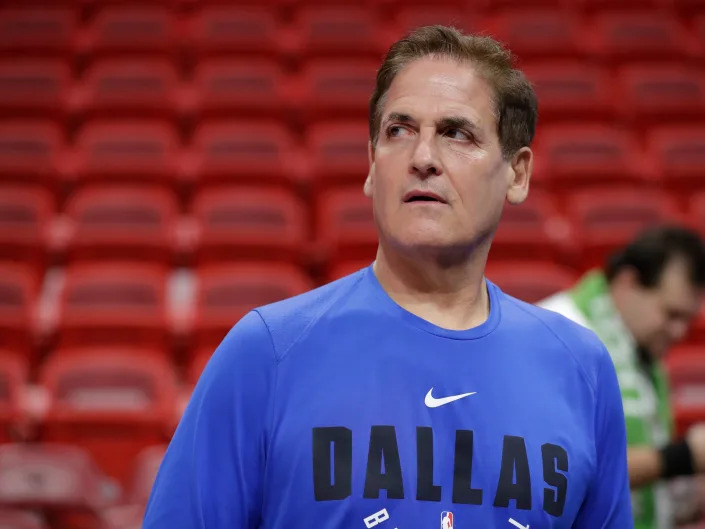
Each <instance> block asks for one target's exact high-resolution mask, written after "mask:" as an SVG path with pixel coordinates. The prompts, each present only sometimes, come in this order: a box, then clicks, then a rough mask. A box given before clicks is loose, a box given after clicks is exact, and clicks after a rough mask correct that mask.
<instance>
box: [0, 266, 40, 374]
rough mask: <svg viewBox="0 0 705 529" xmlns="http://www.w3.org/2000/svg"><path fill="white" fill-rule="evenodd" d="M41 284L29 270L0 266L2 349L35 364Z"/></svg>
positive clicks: (21, 267) (0, 337) (0, 335)
mask: <svg viewBox="0 0 705 529" xmlns="http://www.w3.org/2000/svg"><path fill="white" fill-rule="evenodd" d="M38 295H39V281H38V279H37V277H36V275H35V274H34V273H33V272H31V271H30V270H29V269H28V268H27V267H23V266H19V265H11V264H2V265H0V348H1V349H3V350H10V351H17V352H19V353H21V354H23V355H24V356H25V357H26V358H28V359H30V360H32V359H33V358H32V353H33V341H34V340H33V338H34V336H33V333H34V321H35V311H36V305H37V297H38Z"/></svg>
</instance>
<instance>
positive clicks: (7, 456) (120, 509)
mask: <svg viewBox="0 0 705 529" xmlns="http://www.w3.org/2000/svg"><path fill="white" fill-rule="evenodd" d="M163 454H164V445H155V446H153V447H149V448H145V449H144V450H142V451H141V452H140V454H139V456H138V457H137V458H135V459H134V460H126V461H124V465H125V467H126V468H127V469H129V472H130V474H132V477H131V479H130V480H129V482H128V483H126V484H125V486H124V487H123V488H122V490H121V487H120V486H119V484H118V483H116V482H115V481H114V480H112V479H111V478H110V477H109V476H106V475H105V473H104V472H102V471H101V469H100V468H98V467H97V465H96V464H95V461H94V459H93V458H92V456H91V454H90V453H88V452H86V451H85V450H83V449H81V448H80V447H79V446H75V445H72V444H68V443H47V442H44V443H26V444H25V443H16V444H5V445H2V446H0V471H1V472H2V479H1V480H0V481H2V487H1V490H0V504H2V509H0V526H2V527H7V528H12V529H48V528H49V527H53V528H56V529H64V528H68V527H70V528H73V529H79V528H80V529H137V528H138V527H140V526H141V523H140V522H141V517H142V515H143V513H144V508H145V506H146V503H147V499H148V495H149V492H150V491H151V487H152V484H153V482H154V478H155V476H156V472H157V469H158V465H159V463H160V462H161V459H162V457H163Z"/></svg>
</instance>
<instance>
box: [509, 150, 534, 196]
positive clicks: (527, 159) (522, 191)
mask: <svg viewBox="0 0 705 529" xmlns="http://www.w3.org/2000/svg"><path fill="white" fill-rule="evenodd" d="M533 169H534V153H533V151H532V150H531V149H530V148H529V147H522V148H521V149H519V150H518V151H517V152H516V153H515V154H514V156H512V160H511V164H510V168H509V176H510V182H509V189H507V201H508V202H509V203H510V204H514V205H516V204H521V203H522V202H524V200H526V197H527V196H528V195H529V182H530V180H531V172H532V171H533Z"/></svg>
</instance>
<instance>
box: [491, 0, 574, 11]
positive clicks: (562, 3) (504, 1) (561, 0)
mask: <svg viewBox="0 0 705 529" xmlns="http://www.w3.org/2000/svg"><path fill="white" fill-rule="evenodd" d="M488 4H489V5H490V7H492V8H493V9H496V8H507V9H517V8H520V7H540V8H553V9H556V10H558V9H561V8H565V7H567V6H568V7H569V6H572V5H573V2H572V0H569V1H566V0H525V1H521V2H519V1H517V0H488Z"/></svg>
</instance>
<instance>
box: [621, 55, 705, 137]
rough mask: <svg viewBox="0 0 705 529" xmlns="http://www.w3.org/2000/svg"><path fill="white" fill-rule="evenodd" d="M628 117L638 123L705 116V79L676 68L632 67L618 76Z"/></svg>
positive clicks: (695, 72)
mask: <svg viewBox="0 0 705 529" xmlns="http://www.w3.org/2000/svg"><path fill="white" fill-rule="evenodd" d="M619 81H620V85H621V88H622V91H623V93H622V95H621V98H622V100H623V101H624V105H623V108H624V110H625V113H626V115H627V117H629V118H630V119H632V120H635V121H637V122H656V123H658V122H661V121H671V120H673V119H680V120H683V121H691V120H692V119H693V118H694V117H696V116H699V117H703V116H705V75H703V74H702V72H701V71H699V70H698V69H697V68H689V67H687V66H682V65H677V64H672V65H670V64H666V65H663V66H659V65H654V66H629V67H624V68H623V69H622V70H621V72H620V73H619Z"/></svg>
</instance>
